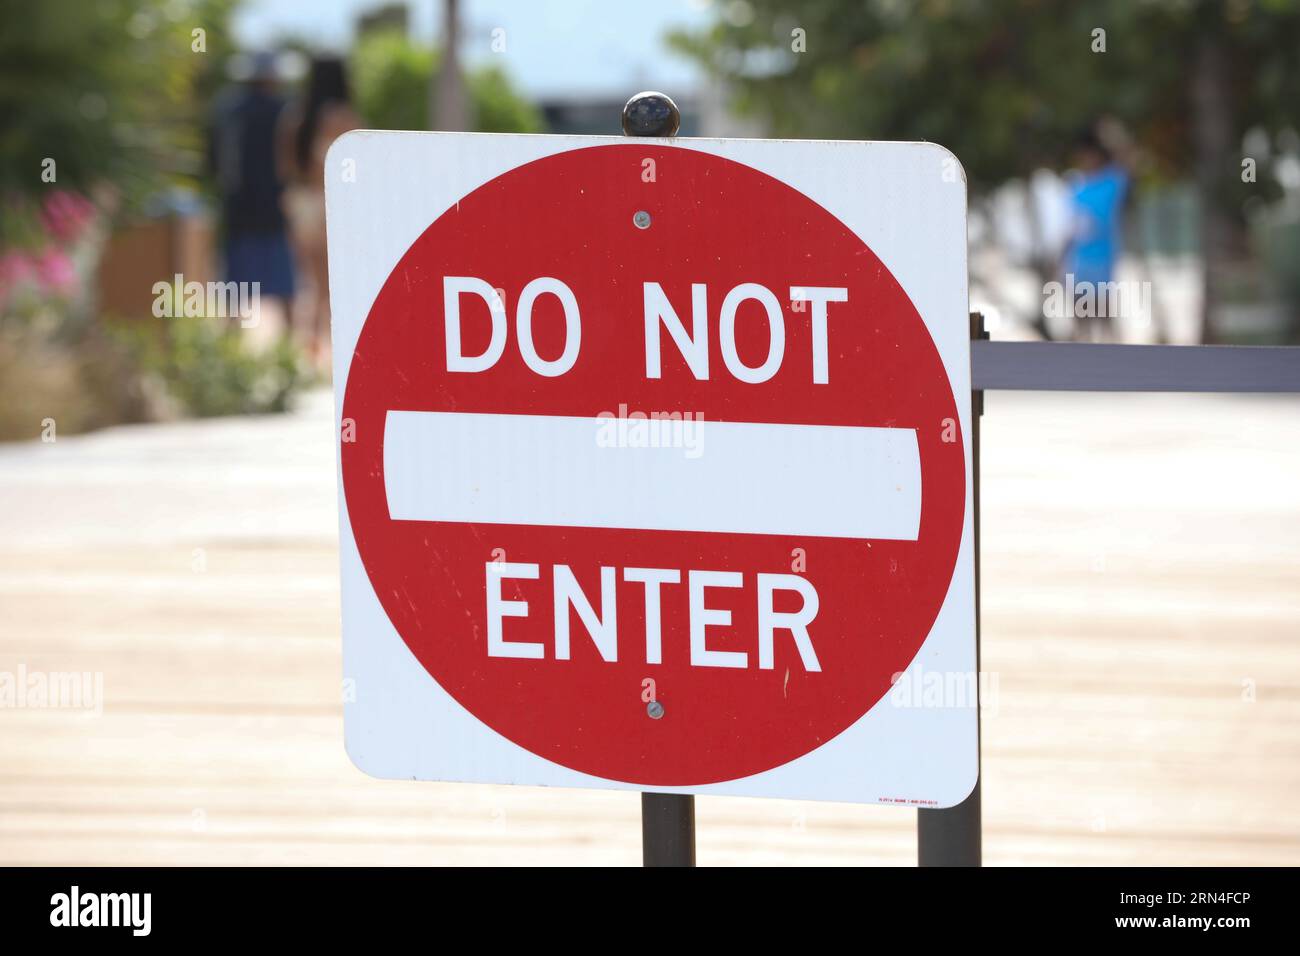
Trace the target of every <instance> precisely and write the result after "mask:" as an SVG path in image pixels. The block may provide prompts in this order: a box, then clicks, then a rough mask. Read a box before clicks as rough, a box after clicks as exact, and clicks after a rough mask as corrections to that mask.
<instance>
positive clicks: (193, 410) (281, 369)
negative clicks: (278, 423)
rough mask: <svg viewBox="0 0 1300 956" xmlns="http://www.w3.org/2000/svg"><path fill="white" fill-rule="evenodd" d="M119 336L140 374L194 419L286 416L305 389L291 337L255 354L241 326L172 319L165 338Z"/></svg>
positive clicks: (142, 331)
mask: <svg viewBox="0 0 1300 956" xmlns="http://www.w3.org/2000/svg"><path fill="white" fill-rule="evenodd" d="M118 335H119V337H120V338H121V339H122V340H123V341H125V342H127V343H128V344H129V346H130V349H131V352H132V354H133V355H134V356H135V357H136V360H137V361H138V363H139V365H140V370H141V371H142V372H143V373H144V374H146V375H152V376H154V377H156V378H157V379H158V380H159V381H161V383H162V384H163V386H164V387H165V388H166V391H167V393H168V395H170V396H171V398H172V399H174V400H175V401H176V402H177V403H178V404H179V405H180V406H181V410H182V411H184V412H185V413H186V414H189V415H194V416H199V417H203V416H210V415H242V414H252V413H262V412H282V411H285V410H286V409H287V408H288V407H289V403H290V401H291V400H292V398H293V395H294V394H295V393H296V392H297V391H298V389H299V388H300V387H301V386H302V385H303V384H304V380H305V375H304V368H305V365H304V362H303V359H302V355H301V353H300V351H299V350H298V348H297V347H296V346H294V345H293V343H292V342H291V341H290V340H289V338H288V337H287V336H286V337H282V338H280V339H278V340H277V341H276V342H275V343H274V344H273V345H272V346H270V347H269V348H267V349H265V350H254V349H251V348H250V347H249V346H248V339H247V337H246V336H245V335H244V334H242V332H241V330H240V328H239V326H238V325H237V324H235V323H233V322H231V321H229V320H226V319H219V318H176V319H171V320H169V324H168V325H167V327H166V330H165V332H164V333H163V334H161V335H160V334H156V330H155V329H146V328H143V327H138V326H131V325H119V326H118Z"/></svg>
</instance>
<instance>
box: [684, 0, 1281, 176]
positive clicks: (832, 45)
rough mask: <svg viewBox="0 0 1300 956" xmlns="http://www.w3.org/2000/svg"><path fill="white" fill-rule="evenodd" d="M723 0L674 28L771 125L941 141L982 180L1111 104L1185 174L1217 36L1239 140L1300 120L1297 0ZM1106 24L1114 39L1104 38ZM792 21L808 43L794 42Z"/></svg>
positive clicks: (1006, 170) (689, 50)
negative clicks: (691, 23) (693, 28)
mask: <svg viewBox="0 0 1300 956" xmlns="http://www.w3.org/2000/svg"><path fill="white" fill-rule="evenodd" d="M716 9H718V10H719V18H718V21H717V22H716V24H714V25H713V26H712V27H711V28H708V29H706V30H705V31H703V32H699V33H694V34H678V35H675V36H674V37H673V38H672V42H673V44H674V46H675V47H676V48H677V49H679V50H681V51H684V52H685V53H686V54H687V55H689V56H691V57H692V58H694V59H696V60H697V61H699V62H700V63H702V64H703V65H704V66H705V67H706V68H707V69H708V70H709V71H710V72H711V73H712V74H714V75H715V76H718V77H720V78H722V79H724V80H725V81H727V83H728V86H729V88H730V89H731V90H732V91H733V92H734V93H735V95H736V97H737V100H738V106H739V107H740V109H741V111H742V112H744V113H747V114H749V115H754V116H757V117H760V118H761V119H763V120H764V121H766V122H767V123H768V124H769V125H770V128H771V130H772V131H773V133H774V134H775V135H779V136H812V137H827V138H834V139H892V140H930V141H933V142H938V143H941V144H943V145H944V146H946V147H948V148H949V149H951V150H952V151H953V152H954V153H956V154H957V156H958V157H960V158H961V161H962V163H963V165H964V166H965V168H966V171H967V174H968V176H969V177H970V180H971V181H972V183H973V184H974V185H976V186H988V185H995V184H998V183H1001V182H1003V181H1005V180H1007V179H1009V178H1012V177H1015V176H1021V175H1024V174H1025V173H1026V172H1028V171H1031V170H1032V169H1034V168H1035V167H1036V166H1039V165H1042V164H1045V163H1046V164H1059V163H1061V162H1063V161H1064V160H1065V159H1066V155H1065V154H1066V152H1067V150H1068V148H1069V146H1070V145H1071V143H1072V142H1073V141H1074V140H1075V138H1076V137H1077V134H1078V133H1079V131H1080V130H1082V129H1083V128H1084V127H1085V126H1087V125H1088V124H1090V123H1092V122H1094V121H1096V120H1097V118H1098V117H1100V116H1104V115H1110V116H1114V117H1116V118H1118V119H1119V120H1121V121H1123V122H1124V124H1125V125H1126V127H1127V128H1128V129H1129V130H1130V131H1131V132H1132V133H1133V134H1134V135H1135V137H1136V139H1137V141H1138V143H1139V144H1140V145H1141V146H1142V147H1144V150H1145V152H1146V155H1147V156H1148V157H1149V158H1150V159H1151V160H1152V164H1151V167H1150V169H1149V172H1151V173H1152V174H1154V175H1159V176H1162V177H1177V176H1180V175H1186V174H1189V173H1190V172H1192V171H1193V167H1194V163H1195V156H1196V149H1195V142H1194V124H1193V113H1194V108H1193V107H1194V103H1193V97H1192V90H1191V84H1192V82H1193V79H1194V76H1195V74H1196V64H1197V63H1198V62H1201V61H1200V60H1199V57H1200V56H1201V55H1202V54H1203V53H1204V52H1205V50H1206V48H1207V46H1209V45H1217V46H1218V48H1219V49H1220V50H1222V51H1223V53H1224V55H1225V56H1226V58H1227V61H1228V62H1227V69H1226V72H1227V76H1228V83H1227V84H1226V87H1227V88H1226V89H1223V90H1222V95H1223V96H1224V97H1225V98H1226V100H1227V106H1228V114H1229V117H1230V122H1231V125H1232V129H1231V131H1230V132H1231V135H1232V136H1233V137H1234V141H1235V142H1240V139H1241V137H1242V135H1243V134H1244V133H1245V132H1246V130H1248V129H1251V128H1252V127H1256V126H1258V127H1262V128H1263V129H1266V130H1268V131H1270V132H1273V133H1277V132H1279V131H1281V130H1283V129H1286V128H1288V127H1290V128H1294V127H1295V126H1297V125H1300V69H1297V57H1298V56H1300V2H1297V0H1142V2H1136V0H1070V2H1068V3H1067V2H1061V0H805V2H801V3H799V4H791V3H789V2H788V0H732V2H728V3H721V4H719V5H718V7H717V8H716ZM1099 29H1100V30H1104V31H1105V36H1104V42H1105V52H1104V53H1103V52H1094V49H1093V48H1094V46H1095V45H1096V39H1097V38H1096V37H1095V36H1094V31H1095V30H1099ZM796 30H801V31H803V42H804V44H805V48H806V52H802V53H800V52H794V50H793V49H792V46H793V45H794V44H795V43H796V41H797V39H798V37H797V35H795V34H794V31H796ZM1261 165H1263V164H1261ZM1237 171H1239V170H1237V169H1236V168H1235V167H1234V168H1233V169H1224V170H1222V175H1223V177H1224V179H1225V180H1227V179H1229V178H1234V177H1233V174H1234V172H1237ZM1235 178H1238V179H1239V177H1235ZM1260 178H1261V181H1262V180H1263V179H1264V171H1263V170H1262V169H1261V177H1260Z"/></svg>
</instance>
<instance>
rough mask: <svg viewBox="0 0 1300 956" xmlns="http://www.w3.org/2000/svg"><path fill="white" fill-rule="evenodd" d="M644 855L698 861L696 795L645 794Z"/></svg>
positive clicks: (668, 125) (627, 110) (645, 118)
mask: <svg viewBox="0 0 1300 956" xmlns="http://www.w3.org/2000/svg"><path fill="white" fill-rule="evenodd" d="M681 122H682V116H681V111H680V110H678V109H677V104H676V103H674V102H673V101H672V99H670V98H669V97H667V96H665V95H664V94H663V93H655V92H645V93H638V94H636V95H635V96H633V97H632V98H631V99H629V100H628V101H627V103H625V104H624V106H623V133H624V135H626V136H676V135H677V130H678V129H679V128H680V127H681ZM641 858H642V862H643V863H644V864H645V865H646V866H694V865H695V797H693V796H691V795H690V794H689V793H685V794H681V793H642V794H641Z"/></svg>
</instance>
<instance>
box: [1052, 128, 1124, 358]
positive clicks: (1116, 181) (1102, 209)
mask: <svg viewBox="0 0 1300 956" xmlns="http://www.w3.org/2000/svg"><path fill="white" fill-rule="evenodd" d="M1073 158H1074V170H1073V171H1072V172H1071V173H1070V175H1069V176H1068V182H1069V186H1070V198H1071V202H1070V205H1071V210H1072V213H1071V231H1070V238H1069V240H1068V242H1067V244H1066V247H1065V253H1064V256H1063V259H1062V263H1061V269H1062V272H1063V274H1064V278H1065V282H1066V287H1067V288H1070V287H1071V286H1072V287H1073V289H1074V295H1075V299H1074V305H1075V309H1074V320H1075V324H1074V330H1075V337H1076V338H1081V339H1084V340H1089V339H1093V338H1100V339H1103V340H1104V339H1113V338H1114V335H1115V318H1116V316H1113V315H1110V314H1109V309H1108V305H1111V304H1113V300H1112V298H1111V297H1110V296H1108V295H1107V294H1106V292H1105V289H1106V288H1107V285H1106V284H1108V283H1110V282H1111V281H1113V280H1114V277H1115V263H1116V261H1117V260H1118V259H1119V254H1120V240H1121V234H1122V229H1123V210H1124V201H1125V199H1126V198H1127V196H1128V190H1129V174H1128V171H1127V170H1126V169H1125V168H1124V167H1123V166H1122V165H1121V164H1120V163H1118V162H1116V161H1115V158H1114V157H1113V155H1112V154H1111V151H1110V150H1109V149H1107V147H1106V145H1105V144H1104V143H1103V142H1102V141H1101V139H1100V137H1098V136H1097V134H1096V133H1095V132H1094V131H1092V130H1088V131H1087V132H1085V133H1084V134H1083V135H1082V136H1080V137H1079V139H1078V141H1077V142H1076V144H1075V149H1074V157H1073Z"/></svg>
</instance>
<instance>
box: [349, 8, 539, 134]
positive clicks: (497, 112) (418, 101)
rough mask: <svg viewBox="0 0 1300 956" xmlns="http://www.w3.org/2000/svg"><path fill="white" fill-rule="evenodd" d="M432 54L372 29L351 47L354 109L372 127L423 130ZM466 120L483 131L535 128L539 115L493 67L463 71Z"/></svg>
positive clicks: (432, 69)
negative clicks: (468, 108)
mask: <svg viewBox="0 0 1300 956" xmlns="http://www.w3.org/2000/svg"><path fill="white" fill-rule="evenodd" d="M437 68H438V54H437V52H436V51H434V50H433V49H431V48H429V47H426V46H420V45H418V44H416V43H414V42H412V41H411V40H409V39H407V38H406V37H405V36H403V35H402V34H400V33H396V32H392V31H383V30H380V31H375V32H373V33H370V34H368V35H366V36H363V37H362V38H361V39H360V40H359V41H358V43H357V46H356V49H355V50H354V52H353V62H352V85H353V94H354V97H355V99H356V104H357V110H358V112H360V114H361V116H362V118H363V119H364V120H365V122H366V125H367V126H369V127H371V128H373V129H428V128H429V95H430V91H431V82H432V78H433V76H434V73H435V71H436V70H437ZM465 85H466V89H467V91H468V94H469V99H470V116H471V122H472V123H473V125H474V128H475V129H476V130H479V131H481V132H485V133H535V132H538V131H539V130H540V129H541V128H542V118H541V114H540V113H539V112H538V111H537V109H536V108H535V107H534V106H533V105H532V104H531V103H530V102H529V101H528V100H526V99H524V98H523V97H522V96H520V94H519V93H518V92H516V91H515V89H514V87H513V86H512V85H511V83H510V79H509V77H507V76H506V74H505V73H504V72H503V71H502V70H501V69H499V68H498V67H495V66H488V67H480V68H477V69H471V70H467V71H466V76H465Z"/></svg>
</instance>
